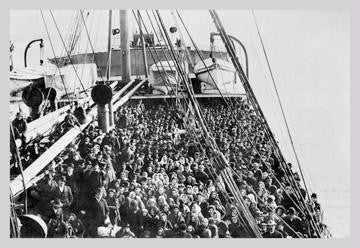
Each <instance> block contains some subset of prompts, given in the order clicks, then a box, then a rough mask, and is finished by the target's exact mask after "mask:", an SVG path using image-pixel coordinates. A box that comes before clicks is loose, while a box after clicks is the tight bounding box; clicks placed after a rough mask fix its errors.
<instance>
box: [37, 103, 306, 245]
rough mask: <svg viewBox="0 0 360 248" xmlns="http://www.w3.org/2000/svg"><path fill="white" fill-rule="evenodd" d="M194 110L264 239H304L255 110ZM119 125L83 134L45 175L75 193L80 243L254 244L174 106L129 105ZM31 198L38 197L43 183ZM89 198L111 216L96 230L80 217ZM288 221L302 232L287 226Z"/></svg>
mask: <svg viewBox="0 0 360 248" xmlns="http://www.w3.org/2000/svg"><path fill="white" fill-rule="evenodd" d="M200 103H201V109H202V111H203V114H204V117H205V119H206V121H207V124H208V127H209V129H210V131H211V133H212V134H213V135H214V138H215V141H216V143H217V145H218V147H219V148H220V150H221V152H222V153H223V154H224V155H225V158H226V159H227V160H228V161H229V164H230V166H231V167H232V168H233V169H234V171H236V173H237V176H236V177H235V178H234V179H235V181H236V184H237V186H238V188H239V189H240V190H239V193H240V194H241V195H242V197H243V199H244V200H245V203H246V204H247V206H248V208H249V209H250V212H251V214H252V215H253V216H254V218H255V221H256V222H257V224H258V225H259V228H260V229H261V232H263V233H265V232H267V231H268V230H267V229H268V228H270V227H272V226H276V229H277V230H278V231H279V232H281V235H282V236H283V237H287V236H290V237H291V236H292V237H298V236H306V235H309V233H308V230H309V224H308V222H307V221H306V218H305V217H304V216H301V215H300V213H298V211H297V206H296V204H294V202H293V201H292V200H291V199H290V198H291V194H292V192H291V188H290V187H287V188H285V191H286V193H287V194H285V192H284V190H283V189H282V188H281V187H280V184H279V180H281V173H282V171H281V170H275V171H276V172H277V173H279V174H280V176H279V175H274V174H273V173H271V172H270V170H269V167H274V166H276V159H275V157H274V156H273V153H272V148H271V145H270V143H269V140H268V138H267V137H266V135H265V133H264V130H263V129H262V126H261V125H260V121H259V120H258V118H257V117H256V115H255V114H254V113H253V110H252V109H251V108H250V107H249V106H248V105H247V104H246V102H245V101H244V100H237V101H236V102H235V106H236V110H235V111H234V110H230V109H229V108H228V107H227V105H226V104H225V103H224V102H223V101H222V100H220V99H217V100H215V99H210V100H205V99H203V100H201V101H200ZM236 115H237V116H238V118H235V116H236ZM115 120H116V128H115V129H114V130H113V131H111V132H110V133H109V134H106V135H104V134H103V133H102V132H101V130H99V129H98V128H97V127H96V126H95V125H91V126H90V127H89V128H88V129H86V130H85V131H84V133H83V134H82V136H81V138H80V141H79V143H77V144H72V145H71V146H69V147H68V148H67V149H66V151H64V152H63V153H62V155H61V156H59V157H58V158H57V160H56V163H57V164H58V165H59V166H58V167H57V168H56V169H54V168H55V166H54V164H55V163H54V164H53V168H52V170H51V173H49V175H52V178H54V179H55V181H57V180H65V183H66V185H68V186H70V188H71V190H72V191H73V195H74V201H73V203H72V205H71V206H70V207H69V208H67V209H66V211H69V212H72V213H75V214H76V216H77V217H78V218H79V220H81V221H82V222H84V223H85V236H92V235H93V236H92V237H94V234H92V233H91V232H90V231H88V230H89V229H93V230H94V229H95V230H97V233H96V234H95V236H96V235H97V236H109V235H108V234H109V233H110V231H109V230H110V229H111V230H113V229H114V227H119V231H118V234H116V236H117V237H185V238H190V237H200V238H215V237H220V238H226V237H228V238H230V237H233V238H238V237H251V235H250V234H249V233H247V231H246V228H245V227H244V226H243V224H242V216H238V212H237V211H236V207H235V206H233V205H231V204H229V203H228V201H227V200H226V198H225V196H224V195H223V194H222V193H221V192H220V190H219V182H218V181H216V179H215V178H213V176H212V174H211V173H209V170H208V169H209V163H210V162H209V160H208V158H207V157H206V156H204V155H202V153H201V152H200V151H199V150H198V149H197V146H196V144H195V143H194V142H195V141H194V140H193V138H192V137H191V136H190V135H189V134H188V133H184V132H179V130H182V129H184V125H183V121H184V119H182V118H181V116H180V115H179V114H178V113H177V112H176V111H175V110H174V109H173V107H172V105H171V104H170V102H165V101H164V100H161V101H160V100H159V101H156V100H153V101H143V102H137V101H132V102H129V103H127V104H126V105H125V106H123V107H122V108H121V109H120V110H119V111H118V112H117V113H116V116H115ZM239 120H240V122H239ZM239 125H241V128H239V127H240V126H239ZM247 137H249V138H250V140H251V141H252V142H253V143H254V144H255V145H256V149H257V150H258V151H259V153H255V152H254V148H253V147H252V145H251V144H250V142H249V138H247ZM260 159H263V161H266V162H265V165H264V163H260ZM268 166H269V167H268ZM68 171H70V172H68ZM71 171H73V172H71ZM66 173H68V174H69V175H66ZM275 176H279V177H278V178H279V180H275ZM36 190H37V191H38V192H39V194H40V195H41V194H44V193H43V191H42V188H41V185H39V186H38V187H37V188H36ZM95 194H100V195H101V197H102V198H103V199H104V200H105V201H106V202H107V205H108V206H110V214H109V217H108V218H105V219H104V221H103V223H102V224H98V225H97V226H95V227H94V226H91V224H87V223H91V222H89V220H88V219H87V218H88V217H87V215H86V212H87V211H88V209H89V206H88V205H89V204H90V202H91V199H92V198H94V195H95ZM289 195H290V197H289ZM46 197H47V198H46V199H49V200H52V201H53V202H52V204H53V206H57V207H60V208H61V207H62V203H61V201H59V200H58V199H51V197H50V196H48V195H47V196H46ZM49 203H50V202H48V204H49ZM38 204H44V201H41V200H39V201H38ZM38 209H41V208H38ZM64 211H65V210H64ZM40 214H41V213H40ZM297 215H300V216H299V217H298V216H297ZM294 218H297V219H299V221H300V222H299V223H300V224H299V223H297V222H296V223H295V222H294V223H293V219H294ZM288 219H290V221H288ZM110 227H111V228H110ZM109 228H110V229H109ZM270 229H271V228H270ZM106 230H108V231H106ZM104 233H105V234H104Z"/></svg>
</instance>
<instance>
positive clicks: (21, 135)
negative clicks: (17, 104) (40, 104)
mask: <svg viewBox="0 0 360 248" xmlns="http://www.w3.org/2000/svg"><path fill="white" fill-rule="evenodd" d="M12 125H13V128H14V133H15V139H21V145H22V147H25V146H26V137H25V132H26V130H27V123H26V120H25V119H24V118H23V116H22V114H21V113H20V112H18V113H17V114H16V118H15V120H13V122H12Z"/></svg>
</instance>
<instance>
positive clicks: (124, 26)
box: [120, 10, 131, 85]
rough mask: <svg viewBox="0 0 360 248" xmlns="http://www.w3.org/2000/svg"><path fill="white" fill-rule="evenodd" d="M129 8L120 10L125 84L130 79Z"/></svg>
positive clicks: (123, 83) (122, 65) (122, 67)
mask: <svg viewBox="0 0 360 248" xmlns="http://www.w3.org/2000/svg"><path fill="white" fill-rule="evenodd" d="M129 17H130V15H129V10H120V48H121V81H122V85H125V84H126V83H128V82H129V81H130V75H131V64H130V21H129Z"/></svg>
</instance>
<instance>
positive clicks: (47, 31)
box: [40, 9, 71, 103]
mask: <svg viewBox="0 0 360 248" xmlns="http://www.w3.org/2000/svg"><path fill="white" fill-rule="evenodd" d="M40 13H41V18H42V20H43V22H44V26H45V30H46V33H47V36H48V39H49V42H50V46H51V50H52V52H53V55H54V59H55V64H56V68H57V69H58V71H59V76H60V78H61V82H62V84H63V85H64V90H65V94H66V97H67V98H68V100H69V103H70V102H71V100H70V98H69V95H68V92H67V89H66V85H65V82H64V79H63V77H61V71H60V67H59V61H58V58H57V57H56V54H55V50H54V46H53V44H52V41H51V38H50V34H49V30H48V27H47V25H46V21H45V18H44V14H43V12H42V10H41V9H40ZM54 80H55V79H54Z"/></svg>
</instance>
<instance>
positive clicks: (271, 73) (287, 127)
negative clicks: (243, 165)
mask: <svg viewBox="0 0 360 248" xmlns="http://www.w3.org/2000/svg"><path fill="white" fill-rule="evenodd" d="M251 13H252V16H253V18H254V22H255V26H256V29H257V33H258V36H259V39H260V42H261V47H262V50H263V52H264V56H265V59H266V64H267V66H268V69H269V72H270V76H271V81H272V83H273V86H274V90H275V93H276V96H277V100H278V103H279V106H280V109H281V114H282V117H283V119H284V123H285V126H286V130H287V133H288V135H289V139H290V143H291V147H292V150H293V152H294V155H295V159H296V162H297V164H298V167H299V170H300V173H301V178H302V180H303V183H304V186H305V190H306V193H307V195H308V199H310V195H309V191H308V189H307V186H306V181H305V178H304V174H303V171H302V168H301V165H300V160H299V157H298V155H297V152H296V150H295V145H294V141H293V138H292V135H291V131H290V127H289V125H288V122H287V118H286V116H285V111H284V108H283V105H282V102H281V98H280V95H279V91H278V89H277V86H276V82H275V78H274V74H273V72H272V69H271V66H270V62H269V58H268V55H267V52H266V49H265V45H264V41H263V39H262V36H261V34H260V29H259V26H258V22H257V20H256V16H255V12H254V11H253V10H252V11H251Z"/></svg>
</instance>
